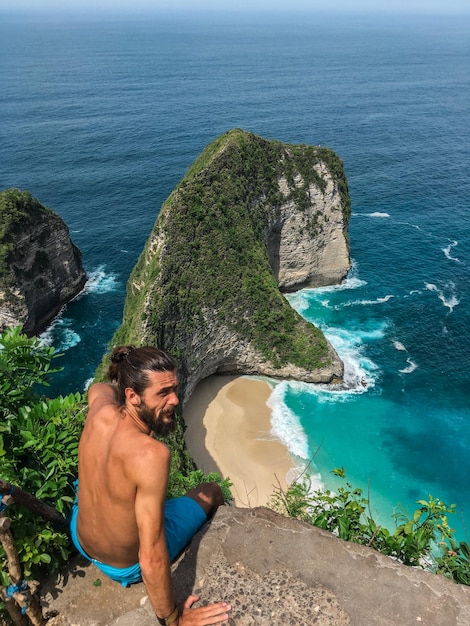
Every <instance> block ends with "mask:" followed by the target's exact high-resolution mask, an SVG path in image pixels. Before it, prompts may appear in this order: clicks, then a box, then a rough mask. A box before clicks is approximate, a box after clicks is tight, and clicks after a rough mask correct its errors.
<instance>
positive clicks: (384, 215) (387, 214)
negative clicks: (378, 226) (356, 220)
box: [353, 211, 390, 218]
mask: <svg viewBox="0 0 470 626" xmlns="http://www.w3.org/2000/svg"><path fill="white" fill-rule="evenodd" d="M353 215H357V216H358V217H381V218H386V217H390V214H389V213H382V212H381V211H374V212H373V213H353Z"/></svg>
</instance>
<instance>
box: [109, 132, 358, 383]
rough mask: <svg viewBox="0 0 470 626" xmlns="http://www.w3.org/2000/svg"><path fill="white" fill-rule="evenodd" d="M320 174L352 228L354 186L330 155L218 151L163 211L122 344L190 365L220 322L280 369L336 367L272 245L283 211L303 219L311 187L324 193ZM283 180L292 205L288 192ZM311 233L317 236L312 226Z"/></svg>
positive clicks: (265, 146)
mask: <svg viewBox="0 0 470 626" xmlns="http://www.w3.org/2000/svg"><path fill="white" fill-rule="evenodd" d="M317 165H319V166H321V167H323V168H324V167H325V166H326V168H327V169H328V170H329V173H330V176H331V177H332V178H333V180H334V181H335V183H336V185H337V188H338V191H339V193H340V196H341V204H342V209H343V216H344V222H345V224H347V222H348V219H349V215H350V210H351V209H350V200H349V195H348V189H347V183H346V179H345V175H344V171H343V166H342V162H341V160H340V159H339V158H338V157H337V156H336V155H335V154H334V153H333V152H332V151H331V150H329V149H326V148H319V147H315V146H299V145H296V146H294V145H287V144H283V143H281V142H278V141H267V140H264V139H262V138H261V137H257V136H256V135H253V134H250V133H246V132H244V131H241V130H232V131H230V132H228V133H226V134H225V135H223V136H221V137H219V138H218V139H217V140H215V141H214V142H213V143H211V144H210V145H209V146H208V147H207V148H206V149H205V150H204V151H203V152H202V154H201V155H200V157H199V158H198V159H197V160H196V161H195V163H194V164H193V165H192V166H191V168H190V169H189V170H188V172H187V174H186V175H185V177H184V178H183V180H182V182H181V183H180V185H179V186H178V187H177V188H176V189H175V190H174V192H173V193H172V194H171V195H170V197H169V198H168V200H167V201H166V202H165V203H164V205H163V207H162V209H161V212H160V215H159V217H158V219H157V222H156V225H155V228H154V231H153V233H152V235H151V237H150V239H149V241H148V242H147V245H146V248H145V250H144V252H143V254H142V255H141V257H140V259H139V261H138V263H137V265H136V267H135V268H134V270H133V272H132V274H131V277H130V279H129V282H128V291H127V299H126V303H125V310H124V320H123V324H122V326H121V328H120V329H119V330H118V331H117V333H116V335H115V337H114V340H113V344H114V345H116V344H120V343H135V344H141V343H144V342H151V343H155V344H158V345H159V346H160V347H161V348H163V349H166V350H168V351H169V352H171V353H172V354H173V355H174V356H175V357H176V358H177V359H178V360H180V361H181V359H184V356H185V350H186V349H187V346H189V345H190V344H191V341H192V340H193V338H194V336H204V335H207V333H208V332H210V329H209V330H208V319H211V320H212V321H213V323H216V324H217V325H219V326H223V327H224V328H226V329H228V330H229V331H231V332H233V333H234V334H235V335H237V336H238V337H242V338H243V339H244V340H246V341H247V342H248V343H249V344H250V345H251V346H252V347H253V348H254V349H255V350H256V351H257V352H258V353H260V354H261V355H262V356H263V358H264V359H265V361H266V362H269V363H271V364H272V366H273V367H274V368H279V367H283V366H285V365H286V364H290V363H292V364H294V365H296V366H298V367H301V368H304V369H306V370H309V371H312V370H315V369H318V368H322V367H325V366H327V365H328V364H329V361H330V353H329V348H328V344H327V342H326V340H325V338H324V336H323V334H322V333H321V331H319V330H318V329H317V328H315V327H314V326H313V325H312V324H309V323H307V322H306V321H305V320H304V319H303V318H301V317H300V316H299V315H298V314H297V313H296V312H295V311H294V310H293V309H292V308H291V307H290V305H289V304H288V303H287V301H286V299H285V298H284V297H283V296H282V294H281V293H280V291H279V288H278V285H277V282H276V279H275V277H274V276H273V271H272V268H271V266H270V263H269V257H268V251H267V243H266V234H267V232H268V231H269V229H270V228H272V227H273V224H275V223H276V220H279V219H280V212H281V206H282V205H285V204H286V202H288V201H290V200H293V201H295V203H296V206H297V210H298V211H302V210H304V209H305V208H306V207H307V206H308V204H309V203H310V204H311V201H310V199H309V188H310V185H311V184H314V185H315V186H316V187H318V188H319V189H320V190H322V191H324V190H325V188H326V185H327V180H326V179H324V178H323V177H322V175H320V174H319V173H318V171H319V170H320V169H321V167H318V168H316V167H315V166H317ZM281 179H284V180H287V184H288V187H289V193H290V195H287V196H286V195H285V194H283V193H282V192H281V190H280V186H279V181H280V180H281ZM299 180H301V182H300V183H299ZM305 226H306V228H308V229H310V230H311V234H312V236H314V235H315V224H314V223H312V220H310V222H308V221H307V222H306V224H305ZM309 232H310V231H309ZM214 318H215V321H214Z"/></svg>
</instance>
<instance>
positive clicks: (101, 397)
mask: <svg viewBox="0 0 470 626" xmlns="http://www.w3.org/2000/svg"><path fill="white" fill-rule="evenodd" d="M105 406H109V408H111V409H117V408H118V406H119V405H118V398H117V389H116V387H115V386H114V385H111V384H110V383H93V385H91V386H90V387H89V389H88V407H89V410H90V411H99V410H100V409H101V408H103V407H105Z"/></svg>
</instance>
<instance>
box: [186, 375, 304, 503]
mask: <svg viewBox="0 0 470 626" xmlns="http://www.w3.org/2000/svg"><path fill="white" fill-rule="evenodd" d="M270 394H271V387H270V386H269V384H268V383H267V382H264V381H262V380H258V379H254V378H247V377H243V376H241V377H235V376H211V377H209V378H207V379H205V380H203V381H202V382H201V383H200V384H199V385H198V387H197V388H196V390H195V392H194V393H193V395H192V396H191V398H190V400H189V401H188V402H187V404H186V407H185V409H184V412H183V415H184V420H185V422H186V425H187V430H186V433H185V438H186V443H187V446H188V449H189V451H190V453H191V456H192V457H193V459H194V460H195V462H196V464H197V466H198V467H199V468H200V469H202V470H203V471H204V472H206V473H207V472H212V471H216V472H219V473H220V474H222V476H224V477H229V478H230V480H231V481H232V483H233V487H232V494H233V497H234V499H235V502H236V504H237V506H243V507H255V506H263V505H265V504H266V503H267V502H268V500H269V498H270V496H271V495H272V493H273V491H274V489H275V487H276V486H279V485H280V486H282V487H283V488H286V486H287V475H288V473H289V471H290V470H291V469H293V468H294V464H293V462H292V460H291V458H290V456H289V454H288V452H287V448H286V447H285V446H284V444H282V443H281V442H280V441H279V440H278V439H276V438H274V437H273V435H272V434H271V432H270V430H271V422H270V417H271V411H270V409H269V407H268V406H267V405H266V402H267V400H268V398H269V396H270Z"/></svg>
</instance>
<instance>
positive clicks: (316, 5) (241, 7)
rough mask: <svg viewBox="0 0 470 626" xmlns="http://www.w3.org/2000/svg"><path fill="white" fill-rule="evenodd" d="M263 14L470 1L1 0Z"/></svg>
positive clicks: (432, 8) (428, 9) (13, 4)
mask: <svg viewBox="0 0 470 626" xmlns="http://www.w3.org/2000/svg"><path fill="white" fill-rule="evenodd" d="M161 9H164V10H167V9H172V10H191V11H192V12H195V11H198V10H204V11H206V10H210V11H214V10H217V11H221V10H223V11H244V12H245V11H263V12H277V11H288V12H290V13H295V12H305V11H307V12H313V11H320V10H321V11H325V10H328V11H342V12H348V13H349V12H354V13H359V12H397V13H398V12H400V13H401V12H406V13H410V12H413V13H423V14H424V13H444V14H458V13H466V14H469V13H470V1H469V0H0V13H1V12H2V11H4V10H8V11H12V10H13V11H28V12H29V11H34V12H38V11H39V12H46V11H47V12H49V11H51V10H53V11H60V12H61V13H63V12H83V11H94V12H108V13H115V12H122V11H125V12H128V11H136V10H138V11H143V10H144V11H148V10H152V11H154V10H161Z"/></svg>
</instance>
